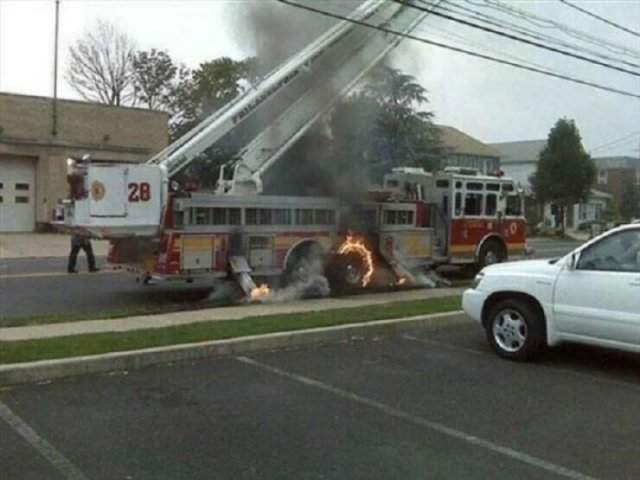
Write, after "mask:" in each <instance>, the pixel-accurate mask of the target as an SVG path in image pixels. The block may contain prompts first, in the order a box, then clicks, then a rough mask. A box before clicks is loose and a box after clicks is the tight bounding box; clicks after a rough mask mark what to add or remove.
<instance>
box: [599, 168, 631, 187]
mask: <svg viewBox="0 0 640 480" xmlns="http://www.w3.org/2000/svg"><path fill="white" fill-rule="evenodd" d="M636 172H637V170H636ZM636 176H637V175H636ZM608 182H609V175H608V172H607V171H606V170H598V185H606V184H607V183H608Z"/></svg>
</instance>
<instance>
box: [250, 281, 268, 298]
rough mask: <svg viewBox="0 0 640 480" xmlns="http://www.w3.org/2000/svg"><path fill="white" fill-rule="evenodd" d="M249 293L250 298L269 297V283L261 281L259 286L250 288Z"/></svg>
mask: <svg viewBox="0 0 640 480" xmlns="http://www.w3.org/2000/svg"><path fill="white" fill-rule="evenodd" d="M250 295H251V300H264V299H265V298H267V297H269V295H271V289H270V288H269V285H267V284H266V283H263V284H262V285H260V286H259V287H256V288H254V289H253V290H251V294H250Z"/></svg>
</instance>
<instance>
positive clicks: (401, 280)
mask: <svg viewBox="0 0 640 480" xmlns="http://www.w3.org/2000/svg"><path fill="white" fill-rule="evenodd" d="M405 283H407V277H400V278H399V279H398V283H397V285H404V284H405Z"/></svg>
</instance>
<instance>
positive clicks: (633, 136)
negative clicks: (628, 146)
mask: <svg viewBox="0 0 640 480" xmlns="http://www.w3.org/2000/svg"><path fill="white" fill-rule="evenodd" d="M638 139H640V130H636V131H635V132H631V133H629V134H627V135H625V136H624V137H621V138H618V139H617V140H613V141H610V142H607V143H603V144H601V145H597V146H595V147H593V148H592V149H590V150H589V151H590V152H593V151H595V150H601V149H603V148H607V147H612V146H614V145H620V144H625V143H630V142H635V141H637V140H638Z"/></svg>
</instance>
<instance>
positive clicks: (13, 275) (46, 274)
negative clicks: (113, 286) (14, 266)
mask: <svg viewBox="0 0 640 480" xmlns="http://www.w3.org/2000/svg"><path fill="white" fill-rule="evenodd" d="M115 273H124V270H106V269H105V270H100V271H99V272H93V273H91V272H78V273H73V274H71V273H67V272H33V273H7V274H0V280H11V279H12V278H43V277H69V278H75V277H78V276H85V275H89V276H95V275H107V274H108V275H113V274H115Z"/></svg>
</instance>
